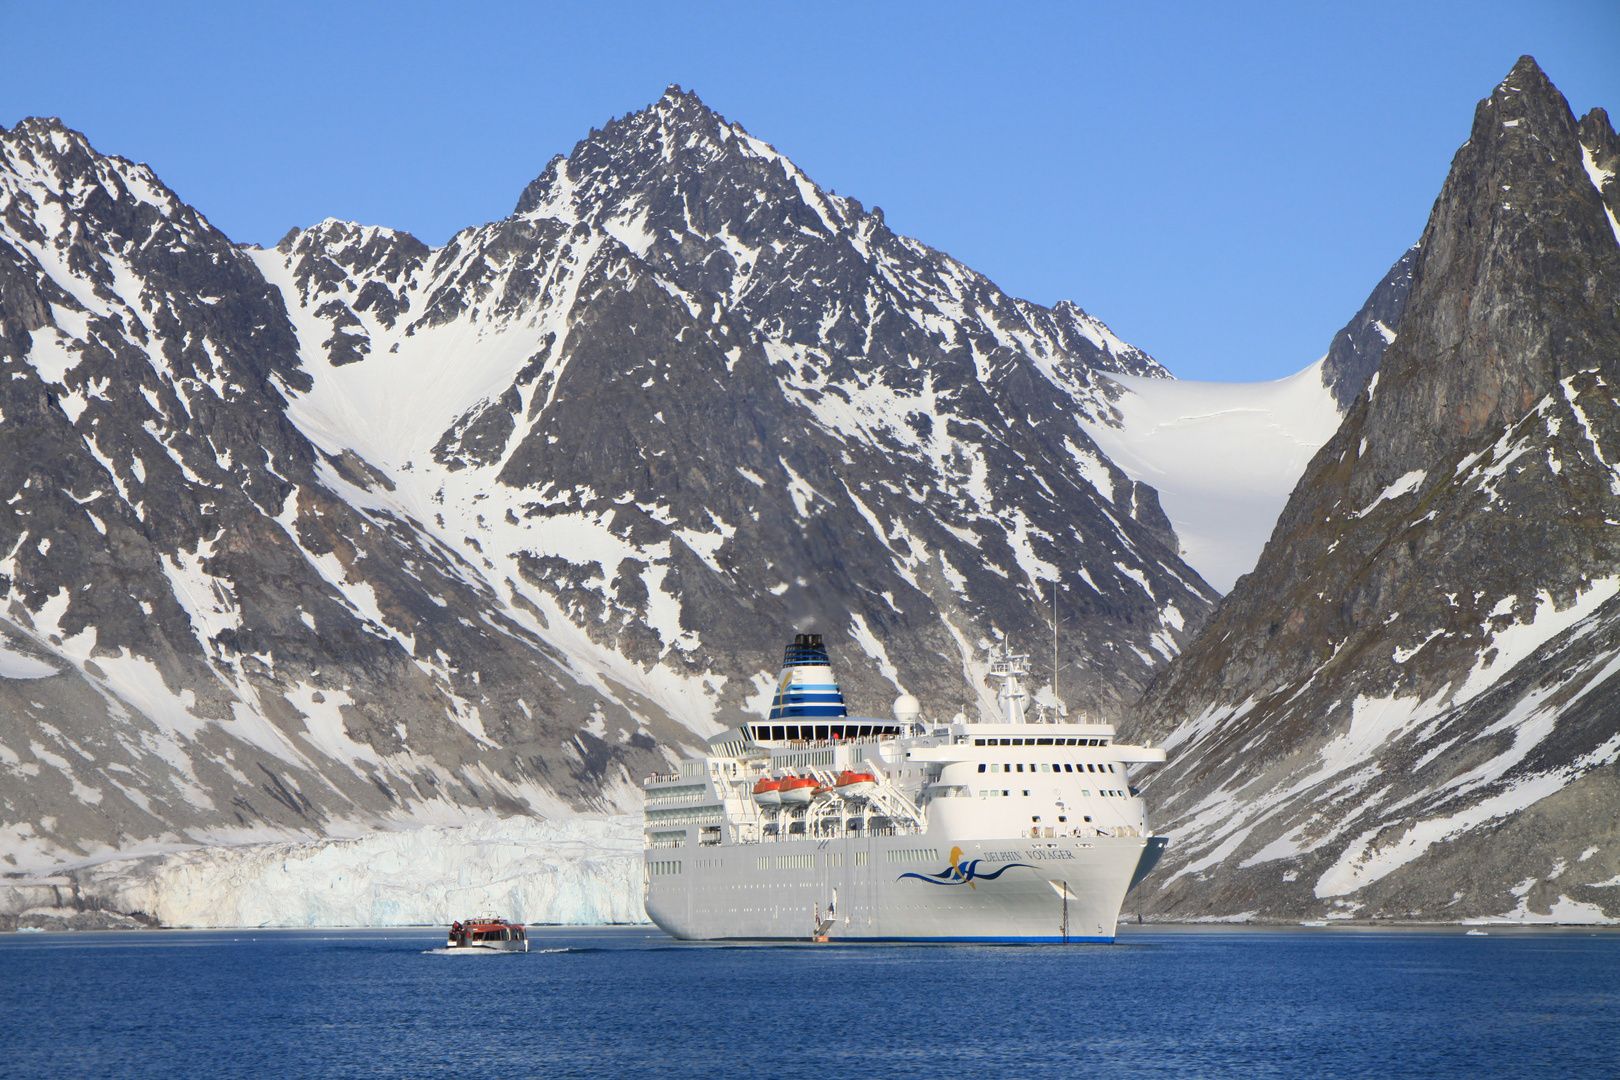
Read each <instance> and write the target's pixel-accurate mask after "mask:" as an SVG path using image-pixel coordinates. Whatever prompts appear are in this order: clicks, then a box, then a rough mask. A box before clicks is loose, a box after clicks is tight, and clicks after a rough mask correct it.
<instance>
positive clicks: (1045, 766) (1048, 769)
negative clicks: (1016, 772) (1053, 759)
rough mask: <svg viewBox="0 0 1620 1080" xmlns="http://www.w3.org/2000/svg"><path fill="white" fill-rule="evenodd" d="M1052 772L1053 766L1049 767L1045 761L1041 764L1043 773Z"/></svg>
mask: <svg viewBox="0 0 1620 1080" xmlns="http://www.w3.org/2000/svg"><path fill="white" fill-rule="evenodd" d="M1051 771H1052V766H1050V765H1048V764H1047V763H1046V762H1044V761H1043V762H1041V772H1051Z"/></svg>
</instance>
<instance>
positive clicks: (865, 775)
mask: <svg viewBox="0 0 1620 1080" xmlns="http://www.w3.org/2000/svg"><path fill="white" fill-rule="evenodd" d="M834 790H836V791H837V792H838V794H840V795H842V796H843V797H844V798H846V799H864V798H866V797H867V796H868V795H870V794H872V792H874V791H876V790H877V777H876V776H875V775H873V774H872V773H869V772H856V771H855V770H854V769H845V770H844V771H843V772H841V773H839V774H838V782H837V784H836V785H834Z"/></svg>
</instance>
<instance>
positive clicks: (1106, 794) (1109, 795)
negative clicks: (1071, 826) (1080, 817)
mask: <svg viewBox="0 0 1620 1080" xmlns="http://www.w3.org/2000/svg"><path fill="white" fill-rule="evenodd" d="M979 792H980V794H981V795H986V796H991V797H994V796H996V795H1001V796H1010V795H1011V794H1012V792H1010V791H1008V790H1007V789H1006V788H1002V789H1001V790H1000V791H996V790H995V789H994V788H980V789H979ZM1023 794H1024V798H1026V799H1027V798H1029V788H1024V789H1023ZM1097 794H1098V795H1101V796H1102V797H1103V798H1105V799H1124V798H1128V797H1129V793H1128V792H1124V791H1115V790H1108V791H1099V792H1097ZM1080 797H1081V798H1085V799H1089V798H1091V792H1089V791H1082V792H1081V793H1080ZM1058 820H1059V821H1062V820H1063V819H1062V818H1059V819H1058ZM1086 820H1087V821H1090V820H1091V819H1090V818H1086Z"/></svg>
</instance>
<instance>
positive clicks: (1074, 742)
mask: <svg viewBox="0 0 1620 1080" xmlns="http://www.w3.org/2000/svg"><path fill="white" fill-rule="evenodd" d="M973 745H974V746H998V745H999V746H1107V745H1108V740H1107V739H1057V738H1052V739H974V740H973Z"/></svg>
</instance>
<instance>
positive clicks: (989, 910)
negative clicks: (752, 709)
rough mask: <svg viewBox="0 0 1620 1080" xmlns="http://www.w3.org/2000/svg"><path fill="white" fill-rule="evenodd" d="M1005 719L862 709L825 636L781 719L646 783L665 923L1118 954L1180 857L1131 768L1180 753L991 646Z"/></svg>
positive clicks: (802, 641)
mask: <svg viewBox="0 0 1620 1080" xmlns="http://www.w3.org/2000/svg"><path fill="white" fill-rule="evenodd" d="M989 666H990V671H989V675H990V677H991V678H993V679H995V680H996V681H997V682H998V684H999V685H998V688H997V701H998V705H999V708H1000V712H999V715H998V716H997V718H996V721H995V722H991V723H926V722H924V721H923V719H922V716H921V712H920V708H919V705H918V703H917V700H916V699H915V698H913V697H911V696H910V695H907V694H902V695H901V696H900V697H899V698H898V699H897V700H896V702H895V706H894V716H893V718H892V719H887V720H884V719H878V718H874V717H858V716H849V715H847V714H846V710H845V707H844V698H843V694H842V692H841V691H840V690H839V687H838V683H837V680H836V679H835V677H834V675H833V671H832V666H831V661H830V659H829V657H828V655H827V649H826V646H825V645H824V644H823V643H822V640H821V636H820V635H819V634H800V635H798V636H797V637H795V638H794V640H793V643H792V644H791V645H789V646H787V650H786V656H785V658H784V660H783V665H782V673H781V677H780V678H779V680H778V682H777V688H776V693H775V696H774V698H773V700H772V702H771V707H770V715H769V717H768V718H766V719H764V720H760V721H758V722H750V723H747V724H744V725H743V726H741V727H737V728H733V729H731V730H729V731H726V732H723V733H722V734H720V735H717V736H715V737H714V738H712V739H710V740H709V745H708V752H707V753H706V754H704V756H702V757H700V758H694V759H689V760H685V761H681V762H679V763H678V767H677V768H675V770H674V771H672V772H669V773H659V774H655V775H653V776H650V777H648V778H647V779H646V780H645V781H644V785H643V786H644V788H645V795H646V809H645V812H644V827H645V831H646V908H647V915H648V917H649V918H651V919H652V921H653V922H654V923H656V924H657V925H658V926H659V927H660V928H662V929H663V930H664V931H665V932H666V933H668V934H670V935H671V936H673V937H676V938H681V939H685V940H715V939H743V940H758V939H765V940H769V939H790V940H791V939H798V940H817V941H827V940H868V941H954V942H1110V941H1113V940H1114V932H1115V924H1116V923H1117V922H1118V919H1119V909H1120V905H1121V904H1122V903H1123V902H1124V899H1125V894H1126V892H1128V891H1129V890H1130V889H1131V887H1132V886H1134V885H1135V884H1136V883H1137V882H1138V881H1140V880H1141V879H1142V878H1143V877H1144V876H1146V874H1147V873H1148V871H1149V870H1151V869H1152V868H1153V866H1154V864H1155V863H1156V862H1157V861H1158V858H1159V855H1160V854H1161V853H1162V852H1163V850H1164V845H1165V842H1166V840H1165V838H1164V837H1162V836H1154V835H1152V833H1151V832H1150V831H1149V829H1148V823H1147V817H1146V812H1145V809H1144V807H1143V803H1142V800H1141V798H1140V797H1139V796H1138V795H1137V793H1136V791H1135V790H1134V789H1133V788H1132V787H1131V784H1130V780H1129V778H1128V775H1127V771H1128V769H1129V767H1130V766H1132V765H1135V764H1140V763H1145V762H1162V761H1164V760H1165V754H1164V751H1163V750H1160V749H1154V748H1152V747H1146V746H1128V745H1125V744H1122V743H1118V742H1115V741H1114V729H1113V726H1112V725H1110V724H1090V723H1071V722H1069V721H1068V720H1067V719H1066V718H1064V717H1062V716H1055V715H1053V714H1051V713H1049V712H1048V711H1047V710H1045V709H1036V710H1033V713H1034V715H1031V713H1032V710H1031V709H1030V708H1029V704H1030V702H1029V693H1028V691H1027V690H1026V689H1025V687H1024V679H1025V677H1026V676H1027V675H1028V673H1029V661H1028V657H1027V656H1022V655H1017V654H1014V653H1012V652H1010V651H1008V649H1007V648H1006V647H1005V646H1001V647H997V648H995V649H993V650H992V651H991V656H990V665H989Z"/></svg>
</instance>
